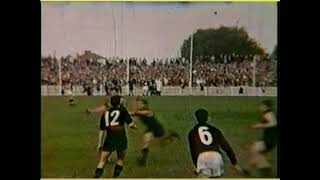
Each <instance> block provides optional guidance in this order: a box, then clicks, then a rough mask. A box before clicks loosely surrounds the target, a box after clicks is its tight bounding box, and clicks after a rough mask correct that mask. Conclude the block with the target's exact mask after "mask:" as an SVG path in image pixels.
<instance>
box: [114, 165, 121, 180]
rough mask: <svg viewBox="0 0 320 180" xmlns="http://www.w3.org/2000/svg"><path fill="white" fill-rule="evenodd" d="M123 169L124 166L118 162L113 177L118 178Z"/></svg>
mask: <svg viewBox="0 0 320 180" xmlns="http://www.w3.org/2000/svg"><path fill="white" fill-rule="evenodd" d="M122 169H123V166H120V165H118V164H116V166H115V167H114V172H113V178H117V177H118V176H119V175H120V173H121V171H122Z"/></svg>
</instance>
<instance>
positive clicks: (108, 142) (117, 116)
mask: <svg viewBox="0 0 320 180" xmlns="http://www.w3.org/2000/svg"><path fill="white" fill-rule="evenodd" d="M120 100H121V97H120V96H113V97H111V98H110V104H111V107H110V108H109V109H108V110H107V111H106V112H105V113H103V115H102V117H101V120H100V131H99V142H98V148H97V150H98V151H101V154H100V161H99V164H98V166H97V168H96V171H95V175H94V178H100V177H101V176H102V174H103V169H104V166H105V164H106V162H107V159H108V157H109V156H110V154H111V153H112V152H113V151H116V152H117V158H118V160H117V162H116V166H115V168H114V173H113V178H116V177H118V176H119V175H120V173H121V171H122V169H123V164H124V162H123V161H124V157H125V154H126V153H125V150H126V149H127V136H126V130H125V127H124V124H125V123H126V124H128V125H129V127H130V128H136V126H135V124H134V123H133V121H132V119H131V117H130V115H129V113H128V111H127V110H126V109H124V108H122V107H120ZM106 132H107V135H106V138H105V141H104V143H103V139H104V136H105V134H106Z"/></svg>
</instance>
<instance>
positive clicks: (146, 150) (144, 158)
mask: <svg viewBox="0 0 320 180" xmlns="http://www.w3.org/2000/svg"><path fill="white" fill-rule="evenodd" d="M141 153H142V158H141V163H140V164H141V165H144V166H145V165H146V163H147V158H148V154H149V148H143V149H142V150H141Z"/></svg>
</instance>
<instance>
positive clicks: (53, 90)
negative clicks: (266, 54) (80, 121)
mask: <svg viewBox="0 0 320 180" xmlns="http://www.w3.org/2000/svg"><path fill="white" fill-rule="evenodd" d="M239 88H240V87H205V88H204V90H203V91H201V89H200V87H193V88H192V94H190V89H189V87H186V88H184V89H183V88H181V87H180V86H167V87H163V88H162V93H161V95H162V96H189V95H192V96H277V87H264V88H263V89H264V92H263V90H262V88H260V87H243V94H239ZM128 92H129V91H128V88H127V87H126V86H124V87H122V95H128V94H129V93H128ZM142 92H143V91H142V87H134V90H133V93H134V95H139V96H141V95H142ZM73 93H74V94H75V95H76V96H84V95H86V93H83V88H82V86H75V89H74V92H73ZM93 95H94V96H103V95H105V91H104V88H103V87H102V88H100V92H98V91H97V90H96V88H94V92H93ZM41 96H61V92H59V86H45V85H43V86H41Z"/></svg>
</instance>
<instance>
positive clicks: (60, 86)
mask: <svg viewBox="0 0 320 180" xmlns="http://www.w3.org/2000/svg"><path fill="white" fill-rule="evenodd" d="M58 64H59V94H60V95H62V93H61V91H62V78H61V59H58Z"/></svg>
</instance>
